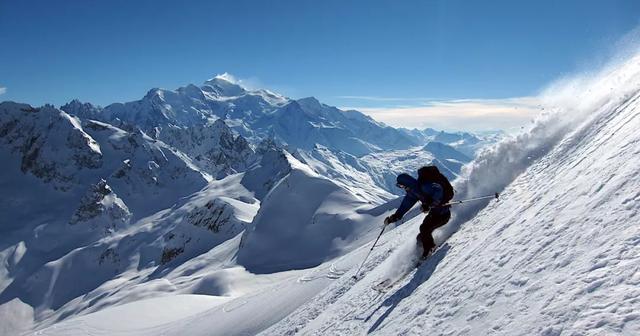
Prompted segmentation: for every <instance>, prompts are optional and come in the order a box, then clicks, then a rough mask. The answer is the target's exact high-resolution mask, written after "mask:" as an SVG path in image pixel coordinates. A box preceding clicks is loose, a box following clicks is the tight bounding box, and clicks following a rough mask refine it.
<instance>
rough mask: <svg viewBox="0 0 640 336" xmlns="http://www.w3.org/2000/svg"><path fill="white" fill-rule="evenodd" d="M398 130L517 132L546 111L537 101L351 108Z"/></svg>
mask: <svg viewBox="0 0 640 336" xmlns="http://www.w3.org/2000/svg"><path fill="white" fill-rule="evenodd" d="M349 109H354V110H358V111H361V112H363V113H365V114H368V115H369V116H371V117H372V118H374V119H376V120H378V121H382V122H384V123H386V124H389V125H391V126H395V127H406V128H425V127H433V128H436V129H444V130H470V131H486V130H496V129H502V130H507V131H509V130H514V129H517V128H520V127H522V126H525V125H526V124H528V123H529V122H530V121H531V120H532V119H533V118H534V117H535V116H536V115H537V114H539V113H540V111H541V110H542V109H543V108H542V106H541V104H540V101H539V100H538V99H537V98H535V97H516V98H506V99H456V100H447V101H426V102H423V103H421V104H416V105H414V106H393V107H349Z"/></svg>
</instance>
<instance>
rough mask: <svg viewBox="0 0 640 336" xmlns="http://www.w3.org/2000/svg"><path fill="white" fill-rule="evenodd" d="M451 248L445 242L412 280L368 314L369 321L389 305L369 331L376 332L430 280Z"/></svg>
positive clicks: (367, 319)
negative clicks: (402, 302) (406, 300)
mask: <svg viewBox="0 0 640 336" xmlns="http://www.w3.org/2000/svg"><path fill="white" fill-rule="evenodd" d="M450 249H451V246H450V245H449V244H445V245H443V246H442V247H441V248H439V249H438V251H436V253H435V254H434V255H432V256H431V257H429V259H428V260H427V262H426V264H424V265H422V266H420V267H419V268H418V270H417V271H416V273H415V274H414V275H413V278H411V281H409V282H408V283H407V284H406V285H404V286H403V287H402V288H400V289H398V290H397V291H396V292H395V293H393V295H391V296H390V297H388V298H387V299H386V300H384V301H383V302H382V304H381V305H380V306H379V307H378V308H376V309H375V310H374V311H373V312H372V313H371V314H369V316H367V318H366V319H365V321H369V320H370V319H371V318H372V317H373V315H375V313H376V312H377V311H378V310H380V309H381V308H382V307H388V308H387V310H386V311H385V312H384V314H382V315H381V316H380V317H379V318H378V319H377V320H376V322H375V323H374V324H373V325H372V326H371V328H369V331H368V332H367V333H372V332H374V331H375V330H376V329H377V328H378V327H379V326H380V325H381V324H382V322H384V320H385V319H386V318H387V317H388V316H389V314H391V312H393V310H394V309H396V307H397V306H398V304H399V303H400V302H401V301H402V300H404V299H405V298H407V297H409V296H411V294H413V292H414V291H415V290H416V289H417V288H418V287H419V286H420V285H421V284H423V283H424V282H425V281H427V280H429V278H430V277H431V275H432V274H433V272H434V271H435V270H436V267H437V266H438V264H439V263H440V261H442V259H444V257H445V256H446V255H447V252H449V250H450Z"/></svg>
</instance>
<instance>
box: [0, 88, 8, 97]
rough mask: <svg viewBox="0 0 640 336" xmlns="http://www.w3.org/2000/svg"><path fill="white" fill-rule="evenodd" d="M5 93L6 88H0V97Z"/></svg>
mask: <svg viewBox="0 0 640 336" xmlns="http://www.w3.org/2000/svg"><path fill="white" fill-rule="evenodd" d="M5 93H7V88H6V87H2V86H0V95H1V94H5Z"/></svg>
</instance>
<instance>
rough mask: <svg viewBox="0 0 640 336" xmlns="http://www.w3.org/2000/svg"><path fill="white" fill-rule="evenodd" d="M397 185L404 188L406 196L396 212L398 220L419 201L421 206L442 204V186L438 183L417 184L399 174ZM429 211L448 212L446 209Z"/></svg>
mask: <svg viewBox="0 0 640 336" xmlns="http://www.w3.org/2000/svg"><path fill="white" fill-rule="evenodd" d="M396 181H397V183H398V185H402V186H404V187H405V191H406V192H407V195H406V196H404V199H403V200H402V203H401V204H400V207H399V208H398V210H396V215H397V216H398V218H402V217H403V216H404V214H406V213H407V211H409V209H411V207H413V205H414V204H416V202H418V201H421V202H422V204H424V205H426V206H430V207H433V206H437V205H440V203H441V202H442V197H443V195H444V191H443V190H442V186H440V184H438V183H431V182H427V183H419V182H418V180H416V179H415V178H413V177H412V176H411V175H409V174H400V175H398V178H397V180H396ZM431 211H435V212H437V213H439V214H440V213H445V212H448V211H449V208H448V207H437V208H433V209H431Z"/></svg>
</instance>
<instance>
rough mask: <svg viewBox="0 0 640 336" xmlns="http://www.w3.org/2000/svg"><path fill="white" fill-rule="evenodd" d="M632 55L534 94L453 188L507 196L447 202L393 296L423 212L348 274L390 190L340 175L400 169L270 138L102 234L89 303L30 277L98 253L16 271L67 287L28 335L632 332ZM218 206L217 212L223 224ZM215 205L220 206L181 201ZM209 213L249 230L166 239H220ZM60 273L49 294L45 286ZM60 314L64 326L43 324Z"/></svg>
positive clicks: (635, 326) (19, 311) (15, 306)
mask: <svg viewBox="0 0 640 336" xmlns="http://www.w3.org/2000/svg"><path fill="white" fill-rule="evenodd" d="M638 57H640V56H636V57H634V58H632V59H631V60H629V61H628V62H627V63H624V64H622V65H618V66H615V67H611V68H607V69H605V70H604V71H603V72H602V73H601V74H600V75H599V76H595V79H593V80H581V81H572V82H569V85H566V84H565V85H562V86H554V87H552V88H551V89H550V91H549V92H547V93H546V94H545V95H543V96H542V97H541V98H543V99H544V100H545V102H546V104H547V105H548V106H550V107H549V108H547V109H546V111H548V112H547V113H546V114H545V115H542V116H541V117H540V118H539V119H538V121H537V122H536V123H535V124H533V125H532V127H531V128H530V129H529V130H527V131H525V132H523V133H521V134H519V135H517V136H514V137H509V138H506V139H504V140H502V141H501V142H499V143H497V144H495V145H494V146H492V147H491V148H488V149H485V150H483V151H481V153H480V154H479V155H478V156H477V157H475V158H474V160H473V161H472V162H471V163H470V164H468V165H465V166H464V167H463V168H462V170H461V172H460V178H459V179H458V180H457V182H456V183H455V188H456V190H457V191H458V196H459V197H468V196H474V195H478V194H484V193H492V192H496V191H501V192H502V196H501V200H500V201H499V202H492V203H490V204H489V203H488V202H478V203H472V204H469V205H464V206H462V205H461V206H459V207H457V208H454V217H453V219H452V220H451V222H450V223H449V224H448V225H447V226H445V227H444V228H443V229H441V230H439V231H437V233H438V235H437V237H436V238H437V240H438V242H439V243H441V244H442V247H441V248H440V249H439V250H438V251H437V252H436V253H435V254H434V255H433V256H432V257H431V258H430V259H428V260H427V261H426V262H425V264H423V265H422V266H421V267H420V268H419V269H417V270H413V271H410V272H409V273H408V276H406V277H405V278H403V279H402V280H400V282H399V283H397V284H396V285H394V286H393V287H391V288H390V289H388V290H387V291H383V292H379V291H376V290H374V289H373V287H374V285H375V284H377V283H378V282H380V281H381V280H383V279H386V278H388V277H390V276H397V275H398V274H399V273H401V272H402V270H403V269H409V270H410V267H408V262H407V260H409V259H410V256H411V254H412V253H413V250H414V246H415V243H414V241H415V234H416V232H417V230H418V226H419V225H420V222H421V220H422V216H418V214H419V213H418V212H417V211H412V212H410V213H409V214H408V215H407V218H406V222H404V223H398V225H397V226H396V227H389V228H388V232H387V233H386V234H384V235H383V236H382V238H381V239H380V241H379V242H378V245H377V246H376V248H375V249H373V252H372V253H371V255H370V257H369V258H368V259H367V262H366V263H364V265H363V268H362V271H361V273H360V274H358V275H359V276H358V278H357V279H355V280H354V279H353V278H352V277H351V276H352V275H355V272H356V270H357V269H358V266H359V265H360V262H361V261H362V260H363V258H364V257H365V256H366V255H367V254H368V252H369V250H370V247H371V245H370V244H368V243H370V242H371V241H372V240H374V239H375V238H376V236H377V235H378V233H379V232H380V231H379V230H380V229H381V226H380V225H381V223H382V219H383V218H384V216H386V215H388V214H389V213H390V212H391V211H393V209H394V208H395V206H397V200H395V201H392V202H388V203H385V202H371V204H369V203H368V202H367V201H368V200H369V201H370V199H368V198H367V197H369V195H371V191H366V190H361V189H363V188H364V186H365V185H366V183H363V181H364V180H363V181H358V182H357V183H356V182H352V183H349V182H348V181H346V180H345V179H341V178H340V176H341V174H346V173H347V172H349V171H350V170H349V169H353V170H354V171H357V172H361V173H362V174H363V175H362V176H364V175H369V173H367V171H368V169H369V168H368V167H367V166H366V165H365V164H363V162H364V163H366V162H374V163H375V164H374V163H370V164H369V167H371V166H377V167H379V166H380V165H381V164H380V162H385V160H387V161H390V162H394V158H395V157H396V156H394V155H395V154H393V153H391V154H389V153H386V155H389V157H388V158H384V155H383V154H385V153H370V154H368V158H367V159H366V160H362V158H363V157H367V155H365V156H363V157H356V156H353V155H352V156H349V155H347V154H348V153H345V152H341V151H338V150H336V149H334V148H327V147H323V146H316V147H315V148H312V149H311V150H309V149H301V148H298V149H297V150H293V151H292V152H290V153H289V152H286V151H282V148H277V147H275V146H273V143H272V142H269V141H267V142H265V143H263V144H262V149H260V150H258V149H255V152H256V153H260V155H261V160H260V162H259V163H258V164H257V165H255V166H254V167H252V168H250V169H249V170H248V171H247V172H245V173H240V174H234V175H230V176H227V177H224V178H223V179H221V180H216V181H211V182H210V183H209V185H208V187H206V188H205V189H203V190H202V191H200V192H196V193H194V194H192V196H190V197H188V198H186V199H184V200H183V201H182V202H180V203H179V204H177V205H175V206H174V207H171V208H168V209H165V210H162V211H160V212H158V213H156V214H154V215H152V216H150V217H148V218H146V219H140V220H138V222H134V223H130V224H129V228H128V229H125V231H127V232H126V234H125V232H124V231H116V233H115V234H111V235H109V236H107V237H106V238H104V239H102V240H101V241H100V243H99V244H98V245H96V246H101V247H100V248H99V249H98V248H96V251H95V252H94V254H93V255H95V256H103V257H102V258H99V259H98V260H100V259H102V260H108V261H109V262H110V263H111V265H116V266H110V267H111V268H109V270H110V271H111V272H113V271H114V269H117V270H118V272H119V277H117V278H111V279H110V280H105V281H104V282H102V283H101V284H99V285H98V286H97V287H95V288H94V289H92V290H90V291H89V292H87V293H86V294H84V295H76V294H77V292H74V291H71V290H69V289H67V292H65V290H64V288H62V287H59V286H61V284H64V283H65V281H62V280H63V279H62V278H61V279H60V282H52V281H49V280H37V279H41V278H44V279H52V278H53V276H52V275H53V274H59V276H61V277H65V276H67V275H65V273H64V272H61V271H62V270H65V269H66V268H64V267H63V265H70V264H74V265H76V264H80V265H89V264H90V263H88V262H83V261H86V260H91V259H90V258H89V259H87V257H82V255H83V254H84V253H87V252H84V251H88V250H91V249H92V248H95V247H90V246H87V247H86V248H84V249H81V250H78V251H76V252H74V253H72V254H70V255H68V256H65V257H63V258H62V259H61V260H56V261H53V262H51V263H49V264H48V265H47V267H46V268H45V269H44V270H42V271H40V272H42V273H40V277H38V278H37V279H36V278H32V279H29V280H27V281H23V282H24V283H25V284H28V285H25V289H24V291H25V293H27V288H28V289H36V292H38V290H39V291H41V292H44V293H45V295H44V297H45V298H47V299H46V300H44V301H47V302H59V301H60V299H59V296H58V295H59V294H55V293H67V294H66V295H67V296H68V297H69V298H72V297H73V299H72V300H70V301H68V302H67V303H66V304H64V305H63V306H62V307H60V308H58V309H57V310H55V311H54V312H51V311H50V310H47V309H42V310H40V311H38V310H36V316H40V319H39V321H40V323H41V324H40V325H39V326H38V327H37V328H38V329H39V330H38V333H39V334H41V335H79V334H88V333H107V334H116V333H117V334H123V335H152V334H165V335H178V334H184V332H185V331H188V333H189V334H191V335H212V334H213V335H218V334H219V335H233V334H238V335H240V334H258V333H261V334H263V335H292V334H304V335H325V334H333V335H352V334H364V333H374V334H384V335H386V334H393V335H395V334H423V333H435V334H447V335H448V334H451V335H485V334H486V335H490V334H492V335H498V334H500V335H530V334H541V335H564V334H567V335H572V334H581V335H582V334H584V335H605V334H606V335H609V334H622V335H635V334H638V333H640V318H639V317H638V314H637V313H636V312H637V311H638V310H639V309H640V306H639V302H638V300H637V299H636V298H637V297H638V295H640V292H639V290H638V288H639V287H638V285H639V282H638V281H639V280H638V279H640V278H639V273H638V269H639V267H640V259H639V256H640V254H639V252H640V251H639V250H638V249H639V248H640V239H638V237H640V230H639V229H638V227H637V225H636V224H637V223H636V222H637V220H636V217H637V214H638V211H639V210H640V194H639V193H638V190H640V179H639V175H638V169H637V156H638V154H639V153H640V150H639V147H638V144H640V134H639V133H638V132H637V129H638V128H640V118H639V116H640V112H639V111H640V106H639V104H640V103H639V102H640V85H639V84H638V83H640V81H638V78H640V67H638V65H637V64H638ZM87 134H89V136H91V137H93V135H91V134H90V133H87ZM96 142H98V143H100V141H98V140H97V139H96ZM425 145H426V146H428V148H430V150H434V151H435V152H438V155H442V156H445V157H446V158H445V160H447V159H448V160H451V162H454V161H456V162H457V161H460V159H461V158H462V157H458V155H460V154H459V152H451V150H450V149H451V147H453V146H451V143H448V146H449V147H446V146H445V145H446V144H445V145H441V144H435V143H434V144H430V145H427V144H425ZM101 148H102V147H101ZM403 150H406V151H411V150H412V149H411V148H405V149H403ZM408 155H409V156H410V155H413V154H411V153H408ZM401 156H402V155H398V156H397V157H398V158H400V157H401ZM400 161H401V160H400V159H397V162H400ZM349 162H351V163H353V164H351V163H350V164H348V165H347V163H349ZM398 165H400V164H399V163H398ZM16 168H18V167H17V165H16ZM354 176H356V177H358V176H360V175H354ZM356 179H357V178H356ZM98 182H99V183H97V184H96V185H95V187H94V188H93V189H91V190H90V192H88V193H87V194H86V195H85V196H86V197H84V199H85V200H90V201H89V202H88V203H91V204H98V203H99V204H102V205H103V206H105V207H104V209H105V211H107V210H106V209H108V208H107V207H106V204H115V203H117V202H110V203H109V202H106V201H103V200H104V199H105V198H107V197H110V196H109V195H112V193H111V192H108V191H109V190H110V189H111V190H113V192H115V193H116V194H117V195H118V198H122V199H123V200H124V197H122V196H120V194H119V193H118V192H117V188H116V187H115V186H111V185H110V187H109V188H107V187H106V185H104V183H102V182H100V181H98ZM107 182H108V181H107ZM100 195H102V196H100ZM112 199H115V195H114V196H113V197H112ZM212 200H213V201H212ZM219 202H221V203H219ZM258 202H260V203H258ZM213 203H215V204H227V206H223V208H224V207H228V210H226V211H228V212H226V214H228V216H227V215H224V214H225V210H217V209H219V207H217V206H214V205H213ZM209 205H210V206H211V207H212V208H215V209H216V210H212V211H211V212H208V211H206V210H205V211H204V212H203V211H199V210H197V211H191V210H190V209H194V210H195V209H202V206H204V207H205V208H206V207H207V206H209ZM347 205H348V206H347ZM229 207H230V208H229ZM107 212H108V211H107ZM187 213H189V214H190V213H195V214H199V215H195V217H193V218H192V216H190V215H187ZM209 213H213V214H219V216H216V217H215V218H228V220H227V221H224V223H225V224H224V225H225V227H227V226H226V223H230V225H229V226H228V227H229V228H230V230H231V231H229V234H230V235H231V234H233V233H231V232H238V231H237V229H234V228H236V227H237V226H236V224H238V223H239V225H241V226H245V227H247V228H249V229H248V230H245V231H243V232H244V233H238V234H237V235H235V236H234V237H233V238H231V239H227V240H225V241H224V242H221V243H218V241H217V240H211V241H209V243H206V244H203V245H197V244H196V245H194V246H202V247H201V248H193V249H192V250H189V251H191V252H182V251H180V247H181V246H185V248H184V251H187V250H188V249H189V248H190V247H188V246H190V245H189V244H191V242H190V241H189V242H187V240H177V243H176V244H174V243H173V242H172V239H169V240H168V241H167V240H165V237H167V235H166V233H169V232H172V233H173V232H178V231H180V230H183V229H181V228H182V227H183V226H185V229H186V228H187V227H188V228H189V229H191V228H192V227H193V228H194V229H196V230H200V229H202V230H203V231H202V233H201V234H198V235H192V237H195V236H202V237H205V236H206V234H209V235H211V237H215V235H214V233H215V232H212V231H208V230H207V229H206V228H208V227H216V224H215V223H218V222H217V221H215V220H213V219H212V218H210V217H209V218H207V219H206V220H204V218H203V217H202V216H205V217H206V214H209ZM185 218H189V219H187V220H185ZM212 221H213V223H214V224H212V225H209V223H212ZM197 223H205V224H204V225H198V224H197ZM234 223H235V224H234ZM340 223H343V224H340ZM176 230H178V231H176ZM234 230H235V231H234ZM342 230H344V231H342ZM182 232H185V231H182ZM219 232H220V231H219ZM177 235H179V233H178V234H177ZM169 236H170V235H169ZM185 237H186V235H185ZM222 239H224V238H222ZM445 241H446V243H445ZM4 246H6V248H4V249H3V250H2V252H1V253H0V256H2V258H3V261H4V263H5V264H7V265H10V267H9V268H7V269H6V270H4V271H3V272H5V273H2V277H3V279H10V278H11V277H13V276H15V274H14V273H12V272H16V270H17V269H18V268H19V267H16V265H18V264H19V263H21V262H24V261H23V260H24V259H25V257H26V254H25V251H29V249H30V248H29V247H25V245H24V244H15V245H14V244H12V245H8V246H7V245H4ZM107 246H109V247H110V248H112V250H109V249H108V248H107ZM147 246H149V247H147ZM165 247H168V248H169V249H172V248H177V250H176V251H180V253H183V254H184V257H181V255H182V254H176V255H177V257H176V258H175V259H173V260H171V261H169V262H167V263H162V262H161V261H162V260H161V259H160V260H159V259H157V258H158V257H159V256H160V257H161V256H162V254H163V252H162V251H163V250H164V248H165ZM105 248H106V249H105ZM127 249H129V250H128V251H130V252H129V253H127V252H126V251H127ZM106 251H110V252H106ZM134 251H135V252H134ZM298 251H300V252H299V253H297V252H298ZM98 252H100V253H98ZM170 254H172V253H170ZM180 258H182V259H180ZM71 261H72V262H71ZM103 263H104V262H103ZM154 263H156V264H154ZM126 265H128V266H126ZM121 267H122V268H121ZM300 267H308V268H305V269H298V268H300ZM55 270H58V272H57V273H56V272H55ZM92 271H93V272H94V273H95V274H97V276H96V277H102V276H104V278H105V279H106V278H107V276H106V272H105V273H99V272H96V271H95V270H92ZM251 272H253V273H251ZM67 281H71V280H67ZM4 283H7V282H6V281H5V282H4ZM52 283H53V286H54V287H51V288H55V290H52V291H44V288H45V284H49V285H50V286H51V284H52ZM80 285H82V283H80ZM95 285H96V284H92V286H95ZM28 286H30V287H28ZM84 286H86V285H84ZM76 287H78V288H83V286H76ZM7 288H9V289H10V290H9V292H13V290H15V286H13V287H11V286H10V287H7ZM74 290H76V289H74ZM76 291H78V290H76ZM41 292H38V293H41ZM5 293H7V290H6V289H5V290H4V291H3V296H0V300H1V301H0V302H2V306H0V308H2V309H0V314H3V315H1V316H2V318H4V319H6V320H8V321H11V325H12V326H15V327H14V328H24V326H25V325H26V326H27V327H28V326H29V325H28V324H27V322H25V321H29V319H30V318H32V316H33V311H31V310H30V307H31V306H32V305H33V303H34V300H35V297H36V296H34V297H33V298H31V299H29V296H28V295H25V296H22V297H18V298H15V297H12V296H7V295H6V294H5ZM194 294H198V295H194ZM74 295H76V296H74ZM161 295H164V296H162V297H160V296H161ZM37 297H41V296H37ZM23 298H24V299H25V300H27V301H29V302H27V303H29V305H26V304H24V303H22V302H24V300H23ZM52 300H53V301H52ZM116 303H117V304H118V306H115V304H116ZM42 306H43V307H51V304H48V305H42ZM89 312H95V313H93V314H86V313H89ZM71 316H73V317H71ZM43 317H44V318H43ZM36 318H38V317H36ZM55 321H61V322H59V323H57V324H55V325H52V326H50V327H48V328H46V327H47V326H49V325H50V324H52V323H53V322H55ZM115 321H118V323H115ZM13 330H15V329H13Z"/></svg>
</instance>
